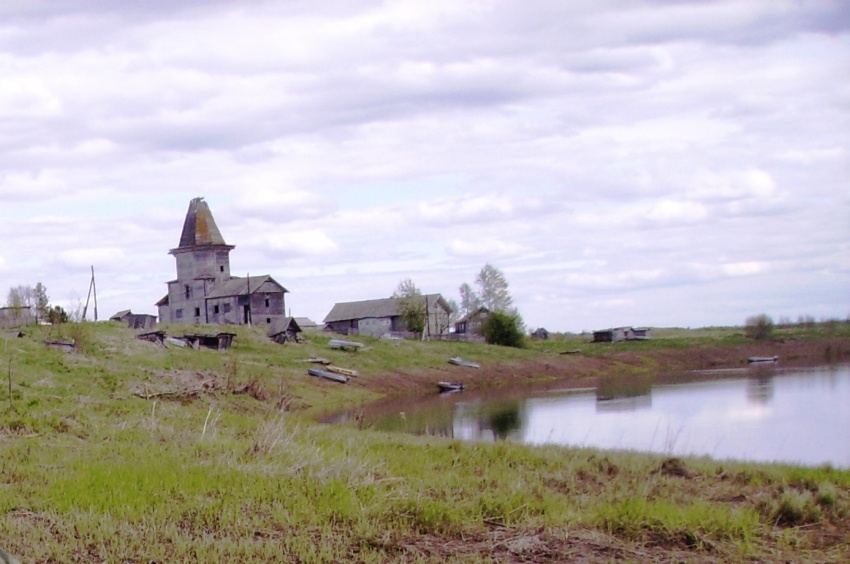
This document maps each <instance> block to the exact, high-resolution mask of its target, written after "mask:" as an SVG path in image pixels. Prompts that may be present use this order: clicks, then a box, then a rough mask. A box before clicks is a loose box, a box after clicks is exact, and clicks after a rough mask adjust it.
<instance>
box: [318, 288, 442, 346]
mask: <svg viewBox="0 0 850 564" xmlns="http://www.w3.org/2000/svg"><path fill="white" fill-rule="evenodd" d="M422 301H423V305H424V308H425V318H426V320H427V322H426V324H425V330H424V331H423V333H424V335H423V336H424V337H425V338H440V337H442V336H444V335H447V334H448V332H449V318H450V315H451V312H452V308H451V306H450V305H449V304H448V302H446V300H445V299H443V296H442V295H440V294H427V295H424V296H422ZM324 323H325V330H327V331H333V332H334V333H339V334H341V335H371V336H374V337H380V336H382V335H386V334H390V335H396V336H410V332H409V331H408V329H407V327H406V326H405V324H404V320H403V319H402V318H401V300H400V299H399V298H381V299H377V300H364V301H359V302H340V303H337V304H334V306H333V308H332V309H331V311H330V313H328V315H327V316H326V317H325V320H324Z"/></svg>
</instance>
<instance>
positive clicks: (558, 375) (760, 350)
mask: <svg viewBox="0 0 850 564" xmlns="http://www.w3.org/2000/svg"><path fill="white" fill-rule="evenodd" d="M570 346H572V347H575V346H576V344H575V342H573V341H565V342H564V346H563V347H560V348H562V349H564V350H563V351H561V350H559V347H557V346H551V345H549V346H548V347H547V348H548V349H549V350H546V349H544V350H542V351H539V350H538V351H535V353H534V354H532V355H528V356H526V357H524V358H513V359H503V358H499V359H495V360H491V359H490V358H489V354H488V353H489V352H491V351H492V350H493V349H495V348H499V347H488V346H484V345H482V346H481V348H479V349H477V350H476V351H475V352H474V353H472V354H473V356H470V357H469V358H470V359H471V360H474V361H475V362H477V363H478V364H480V366H481V367H480V368H479V369H470V368H468V367H463V366H453V365H451V364H448V363H445V364H439V365H433V364H426V365H422V366H404V367H401V368H399V369H397V370H392V371H388V372H382V373H378V374H372V375H370V376H369V377H368V378H363V379H358V380H356V381H352V382H350V383H351V384H353V385H355V386H358V387H363V388H365V389H367V390H369V391H371V392H374V393H375V394H379V395H382V396H387V395H416V394H422V393H427V392H430V391H433V390H434V385H435V383H436V382H439V381H452V382H463V383H464V384H465V385H466V386H467V388H469V389H476V388H477V389H487V388H496V387H505V386H517V385H523V384H526V383H540V382H543V381H547V380H557V381H558V382H559V385H561V386H565V387H576V388H583V387H595V386H596V385H598V383H599V380H600V379H601V378H604V377H611V376H612V375H618V376H622V377H640V376H642V375H646V374H652V375H653V376H657V375H659V374H676V373H684V372H688V371H697V370H722V369H733V368H746V367H747V366H748V362H747V359H749V358H750V357H773V356H776V357H777V358H778V362H777V364H776V366H781V367H810V366H820V365H823V364H830V363H841V362H850V339H848V338H842V337H829V336H826V337H812V338H808V339H793V340H776V341H770V342H764V343H733V344H714V343H711V342H710V341H709V342H706V343H695V344H693V345H692V346H685V347H670V348H667V347H663V346H659V345H654V347H653V346H646V344H645V343H593V344H587V343H586V342H585V341H582V346H583V348H582V349H578V348H567V347H570ZM475 353H477V354H475ZM565 353H566V354H565Z"/></svg>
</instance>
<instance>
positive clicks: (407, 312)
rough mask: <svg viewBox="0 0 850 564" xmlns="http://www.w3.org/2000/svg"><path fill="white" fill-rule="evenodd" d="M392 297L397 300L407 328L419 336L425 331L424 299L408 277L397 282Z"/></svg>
mask: <svg viewBox="0 0 850 564" xmlns="http://www.w3.org/2000/svg"><path fill="white" fill-rule="evenodd" d="M393 297H394V298H396V299H398V301H399V315H400V317H401V319H402V321H403V322H404V324H405V326H406V327H407V330H408V331H410V332H412V333H414V334H415V335H416V336H417V337H419V338H421V337H422V334H423V333H424V332H425V321H426V319H425V300H424V299H423V297H422V292H420V291H419V288H417V287H416V284H414V283H413V280H411V279H410V278H405V279H404V280H402V281H401V282H399V284H398V288H397V289H396V291H395V292H394V293H393Z"/></svg>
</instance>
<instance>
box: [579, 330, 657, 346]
mask: <svg viewBox="0 0 850 564" xmlns="http://www.w3.org/2000/svg"><path fill="white" fill-rule="evenodd" d="M651 337H652V330H651V329H650V328H649V327H614V328H612V329H602V330H600V331H594V332H593V342H594V343H616V342H619V341H646V340H648V339H650V338H651Z"/></svg>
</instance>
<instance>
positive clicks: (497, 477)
mask: <svg viewBox="0 0 850 564" xmlns="http://www.w3.org/2000/svg"><path fill="white" fill-rule="evenodd" d="M166 329H167V330H168V331H169V332H176V331H177V329H175V328H166ZM193 329H194V330H203V328H200V329H198V328H193ZM235 332H236V334H237V336H236V340H235V341H234V347H233V349H231V350H230V351H226V352H222V351H211V350H200V351H195V350H192V349H187V348H183V349H181V348H173V347H172V348H161V347H157V346H155V345H153V344H151V343H147V342H143V341H139V340H137V339H135V336H134V334H133V332H132V331H129V330H127V329H125V328H122V327H120V326H118V325H115V324H86V325H70V326H68V327H59V328H45V327H37V328H32V329H31V330H27V331H26V335H25V336H24V337H23V338H17V337H15V338H8V339H7V340H6V341H5V342H4V343H3V345H4V349H3V356H2V362H3V366H4V367H5V368H6V370H5V372H6V374H5V376H6V377H7V378H6V379H7V382H4V386H0V405H2V406H3V409H2V411H0V455H2V463H0V548H3V549H4V550H7V552H10V553H12V554H15V555H16V556H18V557H20V558H21V560H22V561H23V562H91V561H110V562H111V561H122V562H150V561H156V562H166V561H167V562H173V561H227V560H235V561H241V562H266V561H353V562H385V561H408V562H444V561H456V562H481V561H487V562H492V561H497V562H520V561H535V562H547V561H548V562H560V561H569V560H584V561H589V562H597V561H598V562H603V561H610V560H626V561H646V560H654V561H682V560H685V561H694V562H717V561H743V560H755V561H812V562H819V561H820V562H836V561H845V560H847V559H848V557H850V549H849V548H848V547H849V546H850V472H846V471H839V470H835V469H830V468H798V467H790V466H780V465H759V464H741V463H725V462H717V461H712V460H708V459H691V458H687V459H685V458H671V457H665V456H653V455H638V454H634V453H623V452H602V451H594V450H592V449H566V448H560V447H554V446H553V447H531V446H524V445H516V444H510V443H498V444H480V443H469V444H466V443H461V442H459V441H453V440H447V439H442V438H439V437H429V436H424V437H415V436H408V435H401V434H391V433H379V432H374V431H365V432H364V431H358V430H356V429H351V428H340V427H334V426H326V425H320V424H317V423H315V422H314V421H313V419H312V416H313V414H314V413H317V412H321V411H324V410H329V409H335V408H338V407H340V406H342V407H346V406H351V405H358V404H362V403H365V402H368V401H371V400H373V399H376V398H378V397H381V396H386V395H388V394H398V395H406V394H416V393H433V388H432V386H433V383H434V382H435V381H436V380H443V379H457V378H456V376H462V377H463V379H465V380H467V381H469V382H470V385H475V386H510V385H516V384H519V385H522V383H524V382H538V381H541V380H543V381H547V380H549V381H555V380H565V381H571V382H574V383H576V384H582V383H583V382H588V381H590V380H592V379H598V378H600V377H602V376H605V375H610V374H622V375H625V376H629V375H640V374H641V373H643V372H644V371H655V370H658V369H659V368H669V367H673V368H675V369H676V370H682V369H690V368H698V369H699V368H724V367H735V366H742V365H743V364H742V363H743V362H745V360H744V359H745V358H746V356H751V355H754V354H758V355H759V356H766V355H772V354H777V355H779V356H780V362H790V363H794V362H800V363H812V364H815V363H819V362H817V360H818V355H824V354H827V352H829V354H834V355H838V356H842V358H844V359H845V360H846V355H847V351H850V345H848V343H850V340H848V338H847V336H845V335H838V336H836V335H826V336H824V335H811V336H808V337H805V338H803V337H801V338H794V339H789V338H785V342H784V343H780V342H775V343H770V344H769V345H767V347H776V348H762V345H758V346H757V347H756V346H754V345H752V344H751V343H747V342H746V341H743V340H742V339H741V338H740V337H739V336H738V335H737V334H736V332H735V331H734V330H731V331H728V332H727V333H724V334H723V335H720V336H712V337H702V336H694V335H692V334H691V333H685V334H684V335H683V336H671V337H670V338H665V339H659V340H658V341H656V342H643V343H638V342H636V343H618V344H614V345H594V344H590V343H587V342H584V341H582V340H580V339H573V340H570V339H565V340H552V341H550V342H547V343H535V344H533V345H532V347H531V348H529V349H527V350H509V349H504V348H501V347H487V346H485V345H470V344H467V343H415V342H407V341H405V342H392V341H388V342H383V341H379V340H369V341H368V342H367V343H365V344H366V347H364V348H367V349H369V350H365V351H360V352H357V353H351V352H344V351H336V350H330V349H328V347H327V341H328V339H329V336H327V335H315V336H310V337H309V339H308V342H307V343H305V344H303V345H297V346H290V345H287V346H279V345H275V344H273V343H271V342H270V341H268V339H267V338H266V337H265V335H264V334H263V333H262V331H261V330H258V329H252V330H249V329H246V328H235ZM785 337H787V336H785ZM70 338H74V339H75V340H76V342H77V348H76V350H75V351H74V352H71V353H65V352H61V351H57V350H52V349H47V348H46V347H45V346H44V341H45V340H48V339H49V340H64V339H70ZM621 345H624V346H621ZM751 347H752V348H751ZM574 349H579V353H577V354H569V355H562V354H560V353H561V352H565V351H567V350H570V351H572V350H574ZM830 351H831V352H830ZM311 356H325V357H327V358H328V359H329V360H331V361H332V362H333V363H335V364H337V365H339V366H346V367H349V368H354V369H357V370H358V372H359V375H358V376H357V377H355V378H352V379H351V380H350V381H349V382H348V383H347V384H337V383H334V382H330V381H324V380H322V379H319V378H314V377H311V376H308V375H307V374H306V366H307V365H308V363H305V362H304V360H306V359H308V358H309V357H311ZM452 356H463V357H469V358H473V359H474V360H477V361H480V362H481V364H482V368H481V369H479V370H476V369H461V368H459V367H454V366H452V365H449V364H448V362H447V359H448V358H449V357H452ZM835 360H839V359H838V358H836V359H835ZM9 391H11V394H10V393H9Z"/></svg>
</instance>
